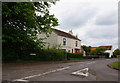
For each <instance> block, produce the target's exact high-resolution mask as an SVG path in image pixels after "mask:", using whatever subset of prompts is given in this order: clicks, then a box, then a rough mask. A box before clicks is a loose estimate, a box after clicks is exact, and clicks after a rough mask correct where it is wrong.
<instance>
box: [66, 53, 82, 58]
mask: <svg viewBox="0 0 120 83" xmlns="http://www.w3.org/2000/svg"><path fill="white" fill-rule="evenodd" d="M70 58H83V53H67V59H68V60H69V59H70Z"/></svg>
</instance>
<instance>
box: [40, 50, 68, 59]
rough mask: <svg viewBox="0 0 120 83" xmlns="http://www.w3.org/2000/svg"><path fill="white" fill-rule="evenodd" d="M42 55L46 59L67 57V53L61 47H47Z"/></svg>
mask: <svg viewBox="0 0 120 83" xmlns="http://www.w3.org/2000/svg"><path fill="white" fill-rule="evenodd" d="M42 57H43V60H45V61H61V60H66V59H67V53H66V52H65V51H63V50H60V49H45V50H43V53H42Z"/></svg>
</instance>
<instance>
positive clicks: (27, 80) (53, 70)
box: [13, 66, 70, 82]
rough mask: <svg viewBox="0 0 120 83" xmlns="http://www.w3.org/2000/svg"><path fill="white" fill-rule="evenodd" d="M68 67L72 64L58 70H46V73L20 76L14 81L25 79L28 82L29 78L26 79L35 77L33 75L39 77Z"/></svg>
mask: <svg viewBox="0 0 120 83" xmlns="http://www.w3.org/2000/svg"><path fill="white" fill-rule="evenodd" d="M68 68H70V66H68V67H63V68H60V69H56V70H51V71H48V72H44V73H42V74H37V75H31V76H27V77H23V78H20V79H15V80H13V82H14V81H24V82H28V80H26V79H29V78H33V77H38V76H43V75H47V74H49V73H53V72H57V71H62V70H65V69H68Z"/></svg>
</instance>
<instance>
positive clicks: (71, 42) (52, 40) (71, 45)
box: [38, 32, 81, 53]
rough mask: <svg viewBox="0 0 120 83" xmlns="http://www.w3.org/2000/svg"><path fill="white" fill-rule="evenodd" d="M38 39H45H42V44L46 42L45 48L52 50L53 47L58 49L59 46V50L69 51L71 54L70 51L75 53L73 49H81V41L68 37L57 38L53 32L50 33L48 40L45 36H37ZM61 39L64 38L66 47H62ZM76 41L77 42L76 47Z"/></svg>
mask: <svg viewBox="0 0 120 83" xmlns="http://www.w3.org/2000/svg"><path fill="white" fill-rule="evenodd" d="M39 38H46V39H44V42H46V44H45V48H48V47H49V48H53V47H58V45H60V48H61V49H66V51H67V52H68V51H70V52H71V53H72V49H73V53H75V48H77V49H81V41H79V40H76V39H72V38H68V37H63V36H59V35H57V34H56V33H54V32H52V33H51V34H50V35H49V37H48V38H47V37H46V35H45V34H40V35H38V39H39ZM63 38H66V45H63ZM76 41H77V47H76Z"/></svg>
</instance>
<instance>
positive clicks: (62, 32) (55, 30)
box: [53, 29, 81, 41]
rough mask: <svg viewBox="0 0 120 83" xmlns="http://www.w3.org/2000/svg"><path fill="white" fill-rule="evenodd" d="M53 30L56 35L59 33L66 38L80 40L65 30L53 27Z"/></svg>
mask: <svg viewBox="0 0 120 83" xmlns="http://www.w3.org/2000/svg"><path fill="white" fill-rule="evenodd" d="M53 32H55V33H56V34H57V35H60V36H63V37H68V38H72V39H76V40H79V41H81V40H80V39H78V38H77V37H75V36H74V35H71V34H69V33H67V32H64V31H61V30H58V29H54V30H53Z"/></svg>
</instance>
